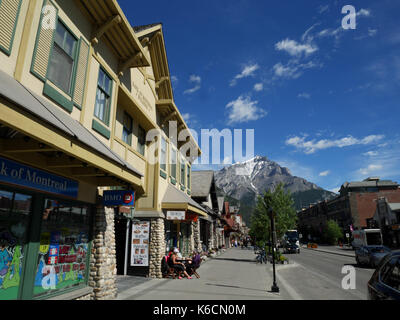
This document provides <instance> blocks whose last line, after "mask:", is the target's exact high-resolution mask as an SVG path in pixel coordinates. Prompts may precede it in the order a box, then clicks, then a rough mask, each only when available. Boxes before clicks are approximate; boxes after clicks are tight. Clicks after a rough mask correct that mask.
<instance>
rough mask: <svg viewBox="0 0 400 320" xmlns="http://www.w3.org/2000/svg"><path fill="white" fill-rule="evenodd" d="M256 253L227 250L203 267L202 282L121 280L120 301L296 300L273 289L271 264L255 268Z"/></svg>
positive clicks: (118, 283)
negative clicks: (271, 290) (272, 290)
mask: <svg viewBox="0 0 400 320" xmlns="http://www.w3.org/2000/svg"><path fill="white" fill-rule="evenodd" d="M255 257H256V255H255V254H254V251H253V250H246V249H240V248H231V249H228V250H227V251H226V252H225V253H223V254H221V255H219V256H217V257H216V258H212V259H209V260H208V261H207V262H205V263H203V264H202V265H201V266H200V268H199V270H198V273H199V274H200V277H201V278H200V279H196V278H193V279H182V280H178V279H175V280H174V279H149V278H141V279H139V277H129V276H126V277H120V278H119V279H118V281H117V287H118V296H117V298H116V299H117V300H248V299H250V300H270V299H273V300H282V299H293V297H292V296H291V295H290V293H289V292H288V290H286V288H285V286H284V285H283V284H282V283H280V284H279V287H280V289H281V290H280V293H271V292H268V291H269V290H270V288H271V286H272V282H273V280H272V271H271V265H270V264H262V265H261V264H256V262H255Z"/></svg>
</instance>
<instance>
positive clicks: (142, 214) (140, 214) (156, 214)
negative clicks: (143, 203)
mask: <svg viewBox="0 0 400 320" xmlns="http://www.w3.org/2000/svg"><path fill="white" fill-rule="evenodd" d="M133 218H165V215H164V213H162V212H160V211H155V210H153V211H150V210H149V211H146V210H142V211H135V213H134V214H133Z"/></svg>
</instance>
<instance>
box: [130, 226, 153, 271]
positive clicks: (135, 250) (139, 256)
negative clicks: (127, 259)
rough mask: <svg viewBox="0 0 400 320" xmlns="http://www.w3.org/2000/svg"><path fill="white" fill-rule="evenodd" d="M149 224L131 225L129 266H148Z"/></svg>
mask: <svg viewBox="0 0 400 320" xmlns="http://www.w3.org/2000/svg"><path fill="white" fill-rule="evenodd" d="M149 239H150V222H149V221H137V222H134V223H133V224H132V242H131V266H132V267H147V266H148V265H149Z"/></svg>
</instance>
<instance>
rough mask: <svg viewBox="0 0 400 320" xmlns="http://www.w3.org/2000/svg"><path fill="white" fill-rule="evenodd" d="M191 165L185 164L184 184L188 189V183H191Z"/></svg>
mask: <svg viewBox="0 0 400 320" xmlns="http://www.w3.org/2000/svg"><path fill="white" fill-rule="evenodd" d="M190 180H191V167H190V166H189V165H187V166H186V185H187V188H188V190H190V183H191V181H190Z"/></svg>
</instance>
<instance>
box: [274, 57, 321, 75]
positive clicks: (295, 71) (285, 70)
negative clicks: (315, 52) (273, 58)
mask: <svg viewBox="0 0 400 320" xmlns="http://www.w3.org/2000/svg"><path fill="white" fill-rule="evenodd" d="M316 67H322V64H319V63H316V62H314V61H309V62H307V63H299V62H298V60H290V61H289V62H288V63H287V64H286V65H283V64H282V63H280V62H278V63H277V64H275V65H274V66H273V67H272V70H273V72H274V74H275V76H276V77H280V78H288V79H297V78H299V77H300V76H301V75H302V74H303V70H305V69H311V68H316Z"/></svg>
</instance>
